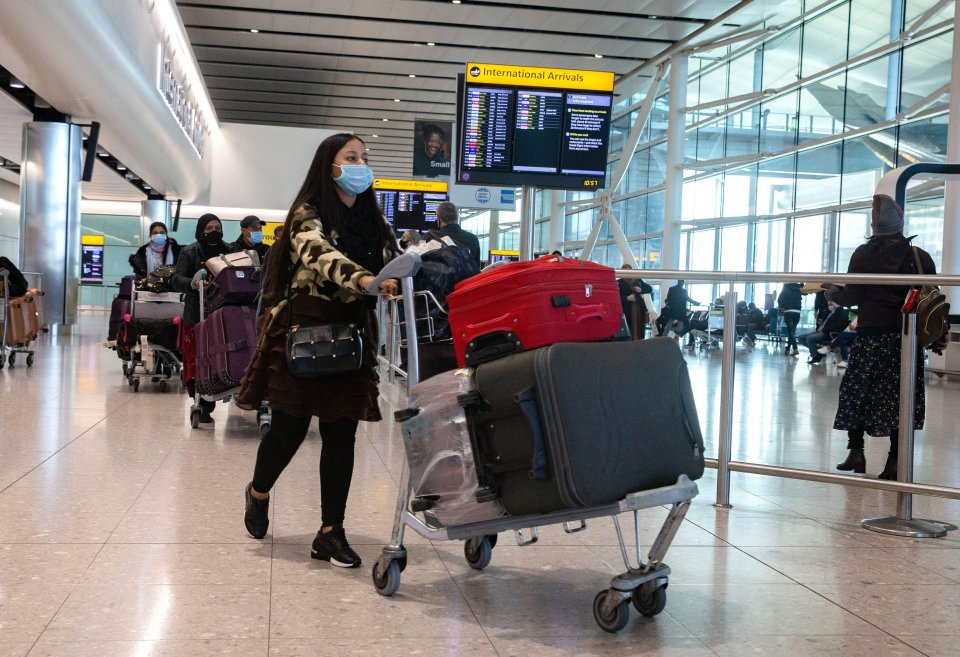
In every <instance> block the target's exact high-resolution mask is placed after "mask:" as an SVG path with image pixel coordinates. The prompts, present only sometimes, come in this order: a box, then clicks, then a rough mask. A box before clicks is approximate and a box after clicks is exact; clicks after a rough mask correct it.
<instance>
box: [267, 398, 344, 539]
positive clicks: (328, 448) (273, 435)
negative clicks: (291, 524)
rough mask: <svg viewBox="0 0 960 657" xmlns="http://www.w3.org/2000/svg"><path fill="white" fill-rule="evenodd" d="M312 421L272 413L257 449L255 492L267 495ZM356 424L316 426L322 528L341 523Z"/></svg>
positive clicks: (295, 451)
mask: <svg viewBox="0 0 960 657" xmlns="http://www.w3.org/2000/svg"><path fill="white" fill-rule="evenodd" d="M311 419H312V418H309V417H296V416H294V415H287V414H286V413H283V412H281V411H273V414H272V418H271V421H270V431H268V432H267V435H266V436H264V437H263V440H262V441H261V442H260V449H258V450H257V464H256V465H255V466H254V469H253V489H254V490H255V491H257V492H258V493H268V492H270V489H272V488H273V485H274V484H275V483H277V479H278V478H279V477H280V473H281V472H283V469H284V468H286V467H287V464H288V463H290V461H291V460H292V459H293V455H294V454H296V453H297V450H298V449H299V448H300V445H301V444H302V443H303V439H304V438H305V437H306V435H307V430H308V429H309V428H310V420H311ZM358 424H359V423H358V422H357V421H356V420H350V419H347V418H340V419H339V420H334V421H333V422H320V423H319V429H320V438H321V439H322V440H323V446H322V447H321V449H320V517H321V521H322V523H323V526H324V527H327V526H330V525H342V524H343V516H344V513H345V512H346V509H347V495H348V494H349V493H350V481H351V480H352V478H353V448H354V444H355V443H356V438H357V425H358Z"/></svg>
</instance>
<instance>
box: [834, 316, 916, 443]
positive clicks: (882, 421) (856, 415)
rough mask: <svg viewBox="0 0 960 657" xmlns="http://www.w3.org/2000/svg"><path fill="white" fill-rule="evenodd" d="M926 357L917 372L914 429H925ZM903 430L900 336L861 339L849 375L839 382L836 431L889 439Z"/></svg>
mask: <svg viewBox="0 0 960 657" xmlns="http://www.w3.org/2000/svg"><path fill="white" fill-rule="evenodd" d="M924 399H925V395H924V385H923V354H922V353H921V354H919V358H918V360H917V371H916V396H915V398H914V420H913V428H914V429H922V428H923V416H924V413H925V401H924ZM899 426H900V333H899V332H897V333H882V334H878V335H858V336H857V339H856V340H855V341H854V343H853V345H852V346H851V347H850V358H849V359H847V372H846V374H844V375H843V380H842V381H841V382H840V403H839V405H838V407H837V415H836V418H835V419H834V420H833V428H834V429H841V430H846V431H849V430H850V429H863V430H864V431H865V432H866V433H868V434H869V435H871V436H889V435H890V432H891V431H896V430H897V429H898V427H899Z"/></svg>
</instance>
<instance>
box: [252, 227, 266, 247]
mask: <svg viewBox="0 0 960 657" xmlns="http://www.w3.org/2000/svg"><path fill="white" fill-rule="evenodd" d="M250 241H251V242H253V243H254V244H259V243H260V242H262V241H263V231H262V230H254V231H251V232H250Z"/></svg>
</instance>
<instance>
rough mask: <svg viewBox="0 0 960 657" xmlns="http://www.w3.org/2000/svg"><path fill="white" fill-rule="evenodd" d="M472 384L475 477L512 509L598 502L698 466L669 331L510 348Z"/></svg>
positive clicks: (692, 474)
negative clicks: (477, 466)
mask: <svg viewBox="0 0 960 657" xmlns="http://www.w3.org/2000/svg"><path fill="white" fill-rule="evenodd" d="M476 388H477V389H476V393H475V396H474V400H473V403H470V404H468V405H467V406H466V413H467V418H468V421H469V422H470V424H471V426H472V427H473V429H474V431H475V435H474V439H475V442H476V445H477V450H478V459H477V460H478V462H479V463H480V466H481V467H480V471H479V480H480V485H481V486H484V485H485V486H489V487H491V488H492V489H494V490H495V491H496V494H497V496H498V499H499V501H500V502H501V504H502V505H503V507H504V508H505V509H506V510H507V511H508V512H509V513H510V514H511V515H525V514H535V513H536V514H542V513H548V512H551V511H556V510H560V509H571V508H574V509H575V508H583V507H590V506H600V505H604V504H609V503H612V502H615V501H617V500H618V499H621V498H623V497H624V496H625V495H627V494H628V493H631V492H634V491H642V490H647V489H651V488H656V487H659V486H668V485H671V484H673V483H675V482H676V481H677V478H678V477H679V476H680V475H687V476H688V477H689V478H690V479H697V478H699V477H700V476H701V475H702V474H703V467H704V463H703V437H702V435H701V433H700V424H699V421H698V418H697V411H696V406H695V405H694V399H693V393H692V390H691V387H690V378H689V375H688V373H687V367H686V362H685V361H684V359H683V356H682V355H681V354H680V351H679V349H678V348H677V346H676V345H675V344H674V343H673V341H672V340H670V339H666V338H657V339H652V340H641V341H636V342H604V343H560V344H555V345H552V346H549V347H544V348H542V349H537V350H534V351H529V352H524V353H521V354H514V355H510V356H507V357H505V358H502V359H499V360H496V361H493V362H490V363H484V364H483V365H480V366H479V367H478V368H477V370H476ZM641 408H642V411H640V410H638V409H641Z"/></svg>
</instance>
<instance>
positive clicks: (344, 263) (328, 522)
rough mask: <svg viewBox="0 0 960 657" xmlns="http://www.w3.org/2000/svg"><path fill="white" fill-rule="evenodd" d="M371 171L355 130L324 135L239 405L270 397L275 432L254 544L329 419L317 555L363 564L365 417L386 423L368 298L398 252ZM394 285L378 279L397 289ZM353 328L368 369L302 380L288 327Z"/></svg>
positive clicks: (253, 512) (272, 268)
mask: <svg viewBox="0 0 960 657" xmlns="http://www.w3.org/2000/svg"><path fill="white" fill-rule="evenodd" d="M372 182H373V174H372V172H371V171H370V167H368V166H367V148H366V146H365V145H364V143H363V142H362V141H361V140H360V139H358V138H356V137H355V136H353V135H349V134H337V135H332V136H330V137H328V138H327V139H325V140H324V141H323V143H322V144H320V147H319V148H318V149H317V153H316V155H315V156H314V158H313V163H312V164H311V165H310V170H309V171H308V172H307V176H306V180H304V182H303V186H302V187H301V188H300V191H299V193H298V194H297V196H296V199H295V200H294V202H293V204H292V206H291V208H290V211H289V213H288V214H287V220H286V222H285V223H284V231H283V235H282V236H281V237H280V239H279V240H278V241H277V242H276V243H275V244H274V245H273V246H272V247H271V253H272V254H273V255H271V256H270V259H269V260H268V261H267V271H266V273H265V276H266V285H265V289H264V303H265V304H266V307H267V308H268V310H267V312H266V313H265V314H264V315H263V317H262V318H261V320H260V334H259V335H260V337H259V342H258V344H257V351H256V353H255V354H254V356H253V359H252V360H251V362H250V366H249V367H248V368H247V372H246V375H245V376H244V379H243V382H242V383H241V388H240V393H239V395H238V397H237V405H238V406H240V408H244V409H255V408H259V406H260V403H261V402H262V401H263V400H267V401H269V402H270V408H271V411H272V414H273V417H272V421H271V424H270V431H269V432H268V433H267V435H266V436H264V438H263V440H262V441H261V442H260V447H259V450H258V452H257V461H256V464H255V466H254V469H253V479H252V480H251V482H250V483H249V484H248V485H247V488H246V491H245V501H246V508H245V513H244V523H245V525H246V528H247V531H248V532H250V535H251V536H253V537H254V538H263V537H264V536H265V535H266V533H267V525H268V522H269V520H268V518H269V509H268V505H269V495H268V493H269V492H270V490H271V489H272V488H273V485H274V484H275V483H276V481H277V479H278V478H279V477H280V474H281V473H282V472H283V470H284V468H286V466H287V464H288V463H290V461H291V459H293V456H294V454H295V453H296V452H297V450H298V449H299V447H300V444H301V443H302V442H303V439H304V437H305V436H306V434H307V429H308V428H309V426H310V423H311V421H312V419H313V418H314V417H316V418H317V419H318V420H319V429H320V437H321V438H322V440H323V445H322V449H321V452H320V505H321V527H320V531H318V532H317V535H316V538H314V540H313V546H312V550H311V556H312V557H313V558H314V559H321V560H324V561H329V562H330V563H331V564H332V565H334V566H340V567H342V568H356V567H358V566H359V565H360V557H359V556H358V555H357V553H356V552H354V551H353V549H352V548H351V547H350V544H349V543H348V542H347V537H346V533H345V531H344V528H343V522H344V514H345V511H346V505H347V495H348V493H349V492H350V483H351V478H352V474H353V450H354V443H355V440H356V433H357V426H358V423H359V422H360V421H363V422H378V421H379V420H380V419H381V417H380V408H379V405H378V403H377V397H378V395H379V391H378V389H377V383H378V382H379V377H378V376H377V358H376V353H375V351H374V348H373V345H375V344H377V341H376V328H375V319H374V318H373V308H374V304H375V300H374V298H373V297H371V296H368V295H365V294H364V289H365V287H366V286H367V284H369V283H372V282H373V280H374V276H375V275H376V274H378V273H379V272H380V271H381V270H382V269H383V267H384V265H385V264H386V261H387V260H389V259H391V258H392V257H393V256H394V255H396V254H399V252H400V250H399V247H398V246H397V240H396V238H395V237H394V236H393V233H392V231H391V229H390V226H389V224H387V222H386V220H385V219H384V217H383V213H382V212H381V211H380V208H379V207H378V206H377V201H376V197H375V195H374V193H373V190H372V189H371V183H372ZM397 288H398V284H397V281H396V280H392V279H386V280H384V281H382V282H381V283H380V284H379V289H380V293H381V294H396V292H397ZM321 322H350V323H353V324H354V325H355V326H357V327H362V331H363V333H364V339H363V343H364V348H363V358H362V363H361V365H360V367H359V369H357V370H354V371H350V372H342V373H338V374H328V375H325V376H321V377H317V378H297V377H294V376H293V375H292V374H291V373H290V368H289V366H288V365H287V360H286V353H285V344H286V338H287V331H288V329H289V327H291V326H294V325H300V326H311V325H315V324H318V323H321Z"/></svg>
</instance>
